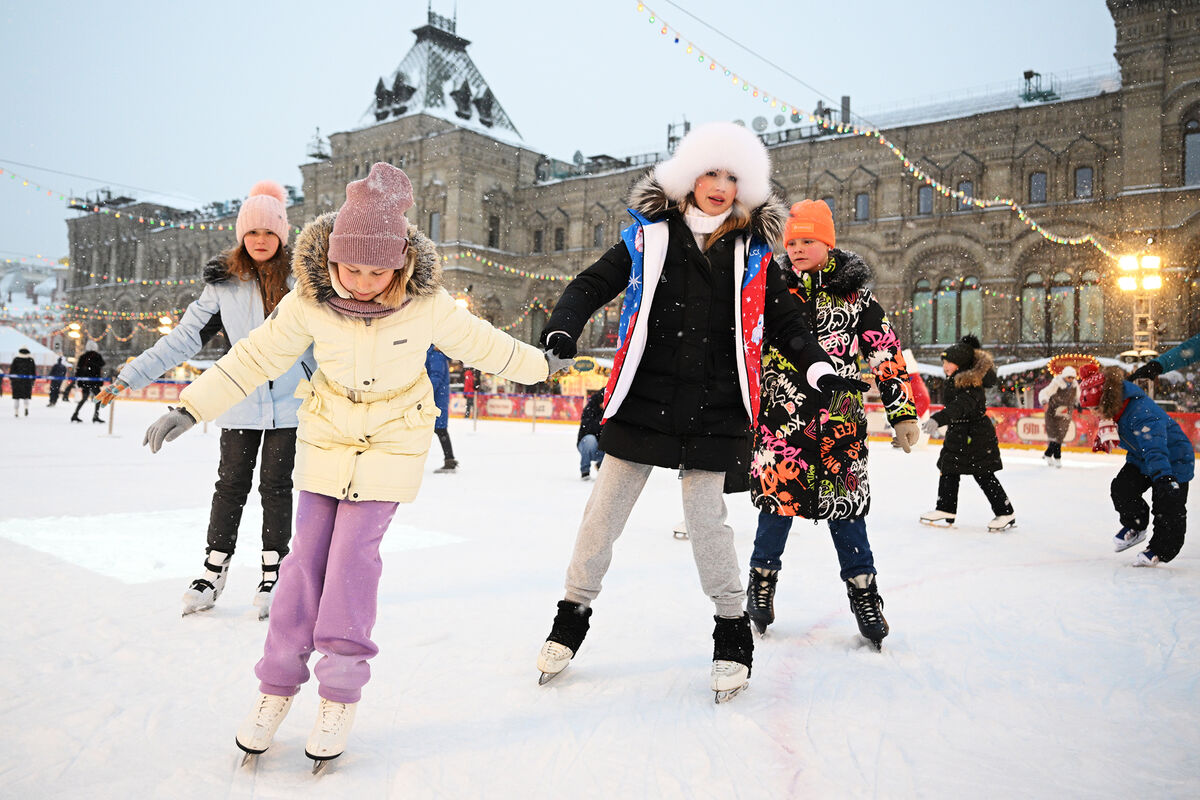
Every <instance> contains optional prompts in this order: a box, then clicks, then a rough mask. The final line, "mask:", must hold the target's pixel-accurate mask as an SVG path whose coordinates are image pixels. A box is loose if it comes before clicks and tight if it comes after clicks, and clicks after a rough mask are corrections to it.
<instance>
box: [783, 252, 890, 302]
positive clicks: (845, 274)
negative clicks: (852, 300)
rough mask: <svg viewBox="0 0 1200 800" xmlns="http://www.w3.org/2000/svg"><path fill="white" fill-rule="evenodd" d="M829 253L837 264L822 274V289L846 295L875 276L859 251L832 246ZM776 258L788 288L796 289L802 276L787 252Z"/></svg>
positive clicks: (861, 286)
mask: <svg viewBox="0 0 1200 800" xmlns="http://www.w3.org/2000/svg"><path fill="white" fill-rule="evenodd" d="M829 254H830V255H831V256H833V261H834V264H835V266H834V268H833V269H832V270H831V271H829V272H826V273H824V275H823V276H822V278H821V290H822V291H824V292H827V293H828V294H831V295H836V296H838V297H846V296H847V295H850V294H852V293H854V292H857V291H858V290H860V289H862V288H863V287H864V286H866V285H867V282H868V281H870V280H871V278H873V277H874V273H873V272H871V268H870V267H869V266H867V262H865V261H863V260H862V257H861V256H860V255H859V254H858V253H855V252H853V251H852V250H838V249H837V248H836V247H834V248H830V250H829ZM775 260H776V261H777V262H778V263H779V267H780V268H781V269H782V270H783V275H784V278H785V279H786V280H787V285H788V288H790V289H794V288H796V287H797V286H799V285H800V276H799V275H797V274H796V271H795V270H794V269H792V262H791V261H790V260H789V259H788V256H787V253H786V252H784V253H783V254H781V255H779V256H778V257H776V259H775Z"/></svg>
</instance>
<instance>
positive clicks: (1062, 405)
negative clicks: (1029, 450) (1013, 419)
mask: <svg viewBox="0 0 1200 800" xmlns="http://www.w3.org/2000/svg"><path fill="white" fill-rule="evenodd" d="M1075 379H1076V375H1075V368H1074V367H1072V366H1065V367H1063V368H1062V369H1061V370H1059V371H1058V372H1057V373H1056V374H1055V375H1054V377H1053V378H1052V379H1051V380H1050V382H1049V383H1048V384H1046V385H1045V386H1044V387H1042V390H1041V391H1040V392H1038V400H1039V401H1041V404H1042V407H1043V408H1045V412H1044V413H1045V417H1046V420H1045V427H1046V452H1044V453H1042V458H1044V459H1045V461H1046V464H1048V465H1049V466H1052V467H1059V468H1061V467H1062V443H1063V440H1064V439H1066V438H1067V433H1069V432H1070V430H1071V412H1072V411H1073V410H1074V408H1075V406H1077V405H1079V387H1078V386H1076V385H1075Z"/></svg>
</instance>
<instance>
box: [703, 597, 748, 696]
mask: <svg viewBox="0 0 1200 800" xmlns="http://www.w3.org/2000/svg"><path fill="white" fill-rule="evenodd" d="M713 620H714V621H715V622H716V623H717V626H716V627H715V628H713V665H712V690H713V694H714V697H713V701H714V702H716V703H724V702H726V701H727V700H732V699H733V698H735V697H737V696H738V695H739V694H741V692H742V690H743V689H745V688H746V687H747V686H748V685H749V683H748V681H749V680H750V668H751V666H752V665H753V662H754V636H753V635H752V634H751V633H750V617H749V615H747V614H742V616H740V617H738V618H736V619H728V618H726V617H713Z"/></svg>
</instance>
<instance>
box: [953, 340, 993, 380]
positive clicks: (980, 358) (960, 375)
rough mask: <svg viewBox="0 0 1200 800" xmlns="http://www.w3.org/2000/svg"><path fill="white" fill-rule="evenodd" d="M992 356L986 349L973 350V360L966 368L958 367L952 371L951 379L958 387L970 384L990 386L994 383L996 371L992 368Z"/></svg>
mask: <svg viewBox="0 0 1200 800" xmlns="http://www.w3.org/2000/svg"><path fill="white" fill-rule="evenodd" d="M992 365H993V361H992V356H991V354H990V353H988V351H986V350H980V349H978V348H976V350H975V361H974V363H972V364H971V366H970V367H969V368H968V369H960V370H958V371H957V372H955V373H954V376H953V378H952V380H953V381H954V385H955V386H957V387H958V388H960V389H966V388H969V387H972V386H983V387H986V386H992V385H994V384H995V383H996V373H995V372H994V371H993V370H992Z"/></svg>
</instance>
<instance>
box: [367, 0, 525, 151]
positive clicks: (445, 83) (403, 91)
mask: <svg viewBox="0 0 1200 800" xmlns="http://www.w3.org/2000/svg"><path fill="white" fill-rule="evenodd" d="M426 14H427V15H428V21H427V23H426V24H425V25H422V26H421V27H419V28H415V29H414V30H413V34H414V35H415V36H416V37H417V41H416V42H415V43H414V44H413V46H412V49H411V50H409V51H408V54H407V55H405V56H404V58H403V59H402V60H401V61H400V65H399V66H398V67H396V69H395V71H394V72H392V74H391V75H390V76H389V77H387V78H380V79H379V81H378V83H376V85H375V91H374V95H375V99H374V101H373V102H372V103H371V105H370V107H369V108H368V109H367V110H366V112H365V113H364V114H363V120H364V121H374V122H383V121H385V120H388V119H394V118H396V117H403V116H408V115H409V114H430V115H432V116H435V117H440V118H442V119H445V120H448V121H450V122H453V123H454V124H455V125H458V126H460V127H464V128H474V129H477V130H481V131H483V132H486V133H489V134H493V135H494V134H496V133H498V132H507V133H510V134H515V136H516V138H518V139H519V138H520V137H521V133H520V131H518V130H517V128H516V126H515V125H513V123H512V120H510V119H509V117H508V114H506V113H505V111H504V108H503V107H502V106H501V105H500V101H499V100H497V99H496V96H495V94H493V93H492V90H491V88H490V87H489V86H488V85H487V81H485V80H484V79H483V75H481V74H480V72H479V69H478V68H477V67H476V66H475V62H473V61H472V60H471V56H469V55H468V54H467V46H468V45H470V44H471V43H470V42H469V41H467V40H466V39H464V38H462V37H461V36H459V35H458V33H457V28H458V6H457V3H456V4H455V11H454V17H453V18H451V17H443V16H442V15H440V14H437V13H435V12H434V10H433V3H432V0H430V2H429V3H428V5H427V7H426Z"/></svg>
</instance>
